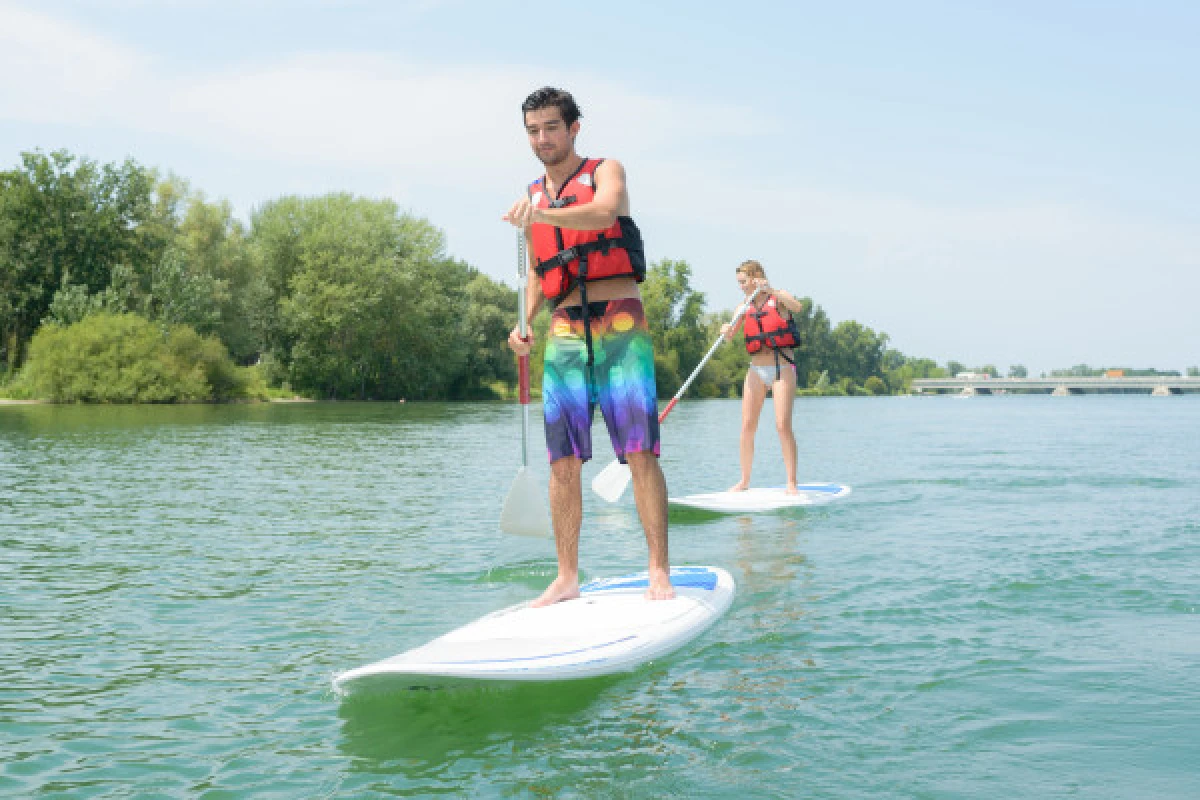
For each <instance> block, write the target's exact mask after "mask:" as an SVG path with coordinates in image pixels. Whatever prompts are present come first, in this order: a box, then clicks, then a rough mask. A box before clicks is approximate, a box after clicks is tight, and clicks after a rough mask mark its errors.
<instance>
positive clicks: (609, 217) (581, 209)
mask: <svg viewBox="0 0 1200 800" xmlns="http://www.w3.org/2000/svg"><path fill="white" fill-rule="evenodd" d="M595 188H596V194H595V196H594V197H593V198H592V202H590V203H581V204H580V205H570V206H567V207H566V208H540V209H536V210H534V212H533V221H534V222H544V223H546V224H547V225H553V226H554V227H556V228H568V229H570V230H573V231H602V230H605V229H606V228H611V227H612V226H613V223H614V222H616V221H617V217H627V216H629V192H628V190H627V189H626V188H625V167H623V166H621V162H620V161H616V160H612V159H610V160H606V161H604V162H603V163H602V164H601V165H600V166H598V167H596V187H595Z"/></svg>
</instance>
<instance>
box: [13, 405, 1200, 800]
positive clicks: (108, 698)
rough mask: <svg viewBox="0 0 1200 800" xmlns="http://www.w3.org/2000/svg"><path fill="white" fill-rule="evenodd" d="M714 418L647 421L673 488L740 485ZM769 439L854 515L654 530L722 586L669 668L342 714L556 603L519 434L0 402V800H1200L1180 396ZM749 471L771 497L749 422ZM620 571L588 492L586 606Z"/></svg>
mask: <svg viewBox="0 0 1200 800" xmlns="http://www.w3.org/2000/svg"><path fill="white" fill-rule="evenodd" d="M738 408H739V407H738V402H737V401H735V400H711V401H699V400H689V401H685V402H684V403H682V404H681V405H680V406H679V408H678V409H677V410H676V411H675V412H674V414H673V415H672V416H671V418H670V420H669V421H668V422H667V423H666V424H665V425H664V428H663V432H664V449H663V453H664V455H663V466H664V469H665V471H666V475H667V480H668V484H669V486H670V487H671V491H672V493H673V494H681V493H689V492H699V491H712V490H717V489H722V488H725V487H727V486H729V485H731V484H733V483H734V482H735V481H736V479H737V463H736V460H737V456H736V448H737V436H738V426H739V419H738V413H739V412H738ZM770 418H771V417H770V415H769V410H768V412H767V413H764V421H766V420H769V419H770ZM795 424H796V429H797V433H798V438H799V440H800V457H801V474H800V477H801V479H802V480H819V481H836V482H841V483H848V484H851V485H852V486H853V487H854V494H853V495H851V496H850V497H849V498H847V499H846V500H843V501H841V502H840V503H838V504H835V505H831V506H828V507H825V508H823V509H818V510H807V511H800V512H797V513H793V514H790V515H774V516H761V517H753V518H752V517H721V518H716V519H704V520H696V519H692V520H677V521H674V522H673V524H672V528H671V532H670V536H671V550H672V560H673V562H675V563H678V564H685V563H692V564H715V565H720V566H724V567H726V568H727V569H729V570H730V571H731V572H732V573H733V575H734V577H735V578H736V580H737V581H738V585H739V588H738V595H737V598H736V600H735V602H734V605H733V608H732V609H731V610H730V612H729V613H728V614H727V615H726V616H725V617H724V618H723V619H722V620H721V621H720V622H719V623H718V624H717V626H716V627H714V628H713V629H712V630H711V631H710V632H708V633H707V634H706V635H705V636H704V637H703V638H701V639H699V640H697V642H695V643H694V644H692V645H691V646H689V647H688V648H686V649H685V650H683V651H681V652H680V653H679V654H677V655H676V656H674V657H672V658H670V659H669V660H667V661H664V662H660V663H654V664H651V665H649V666H647V667H645V668H643V669H641V670H639V671H638V672H636V673H633V674H630V675H627V676H622V677H617V678H612V679H605V680H599V681H591V682H586V683H577V684H567V685H552V686H527V687H522V688H518V689H511V690H481V691H465V692H457V693H446V692H412V693H407V694H406V695H404V696H393V697H383V698H373V699H368V700H366V701H358V700H353V699H352V700H348V701H342V700H340V699H339V698H337V697H336V696H334V695H333V694H332V692H331V691H330V677H331V676H332V674H333V673H335V672H337V671H340V670H344V669H348V668H350V667H353V666H358V665H360V664H363V663H366V662H369V661H373V660H376V659H379V658H382V657H385V656H388V655H392V654H394V653H397V652H399V651H401V650H405V649H408V648H410V647H413V646H416V645H418V644H421V643H423V642H425V641H426V640H428V639H430V638H432V637H434V636H436V635H438V634H440V633H443V632H445V631H446V630H448V629H450V628H452V627H456V626H458V625H460V624H463V623H465V622H468V621H470V620H472V619H474V618H475V617H477V616H480V615H482V614H484V613H486V612H488V611H491V610H494V609H497V608H500V607H502V606H505V605H508V604H512V603H515V602H519V601H521V600H524V599H527V598H530V597H532V596H533V595H534V594H535V593H536V592H538V591H539V590H540V589H541V588H542V587H543V586H544V585H545V584H546V583H547V582H548V580H549V579H550V577H551V576H552V575H553V572H554V561H553V554H552V551H551V545H550V543H549V541H547V540H530V539H522V538H516V537H511V536H506V535H504V534H501V533H499V532H498V530H497V519H498V516H499V511H500V506H501V503H502V500H503V498H504V496H505V494H506V493H507V490H508V486H509V484H510V482H511V480H512V477H513V475H514V474H515V471H516V468H517V465H518V461H519V450H518V437H519V434H520V418H519V412H518V410H517V408H516V407H515V406H511V405H508V406H506V405H421V404H406V405H390V404H388V405H385V404H377V405H357V404H345V405H342V404H333V405H295V406H292V405H262V406H224V407H175V408H172V407H167V408H154V407H143V408H96V407H61V408H60V407H43V406H19V407H0V582H2V584H0V795H2V796H5V797H10V796H11V797H32V796H44V797H113V798H125V797H201V798H236V797H254V798H259V797H264V798H276V797H277V798H309V797H339V798H340V797H352V798H359V797H391V796H431V795H444V796H463V797H501V798H509V797H539V798H544V797H664V796H668V797H687V798H693V797H738V798H749V797H872V798H874V797H888V796H891V797H930V798H934V797H937V798H940V797H946V798H958V797H1007V796H1023V797H1069V796H1078V797H1087V798H1097V797H1101V798H1104V797H1129V798H1133V797H1178V798H1182V797H1197V796H1200V613H1198V611H1200V397H1192V396H1185V397H1167V398H1151V397H1142V396H1099V397H1092V396H1084V397H1065V398H1057V397H1056V398H1051V397H1028V396H1026V397H991V398H986V397H979V398H972V399H970V400H959V399H956V398H877V399H867V398H861V399H860V398H854V399H848V398H847V399H841V398H829V399H802V400H800V401H799V402H798V403H797V405H796V414H795ZM596 433H597V437H598V439H600V440H601V441H604V440H603V439H602V438H601V437H602V436H603V434H602V429H601V428H600V427H599V426H598V427H597V430H596ZM531 440H532V446H531V451H532V452H533V453H536V454H538V463H537V469H538V470H539V471H540V473H541V474H545V472H546V468H545V465H544V464H543V463H542V459H541V453H542V443H541V430H540V425H539V426H537V427H536V430H535V432H534V434H533V436H532V437H531ZM604 447H607V445H606V444H605V445H604ZM598 452H600V453H601V454H602V455H600V456H599V457H598V458H597V459H596V463H595V464H592V465H588V467H587V468H586V471H585V478H590V477H591V475H593V474H594V473H595V472H596V471H597V470H599V468H600V467H602V466H603V465H604V464H606V463H608V461H609V460H611V456H610V453H609V451H607V450H605V449H601V448H598ZM757 465H758V468H757V471H756V473H755V478H756V480H755V484H756V485H770V484H778V483H781V482H782V478H783V469H782V463H781V461H780V457H779V445H778V440H777V438H776V436H775V432H774V430H773V429H772V428H771V427H770V424H769V422H768V423H767V424H766V426H765V428H764V430H762V431H760V436H759V453H758V460H757ZM644 560H645V545H644V541H643V539H642V534H641V530H640V528H639V527H638V525H637V522H636V516H635V514H634V511H633V506H632V504H631V502H630V499H629V498H628V496H627V497H626V498H625V501H624V503H622V504H620V505H617V506H607V505H605V504H604V503H603V501H601V500H600V499H599V498H596V497H594V496H591V495H590V493H589V496H588V497H587V498H586V518H585V525H584V532H583V540H582V554H581V562H582V566H583V571H584V577H585V578H596V577H604V576H607V575H613V574H619V573H622V572H627V571H633V570H638V569H642V568H644Z"/></svg>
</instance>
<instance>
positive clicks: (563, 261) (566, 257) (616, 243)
mask: <svg viewBox="0 0 1200 800" xmlns="http://www.w3.org/2000/svg"><path fill="white" fill-rule="evenodd" d="M640 244H641V242H640V240H635V239H632V238H626V237H624V236H622V237H620V238H618V239H609V238H608V237H605V236H601V237H600V238H599V239H597V240H596V241H594V242H584V243H583V244H577V245H575V246H574V247H568V248H566V249H565V250H559V251H558V252H557V253H555V254H554V255H552V256H550V257H549V258H547V259H546V260H545V261H542V262H541V263H539V264H538V265H537V266H535V267H534V270H535V271H536V272H537V274H538V275H545V274H546V273H547V272H549V271H550V270H552V269H559V268H560V267H565V266H567V265H568V264H570V263H571V262H572V261H579V262H580V266H581V267H582V265H583V260H584V259H585V258H586V257H587V256H588V254H589V253H600V254H601V255H608V251H609V250H611V249H613V248H614V247H617V248H620V249H622V250H628V249H629V248H630V247H631V246H634V245H640ZM583 272H584V270H583V269H581V270H580V276H581V277H582V275H583Z"/></svg>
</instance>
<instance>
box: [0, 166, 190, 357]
mask: <svg viewBox="0 0 1200 800" xmlns="http://www.w3.org/2000/svg"><path fill="white" fill-rule="evenodd" d="M155 183H156V178H155V174H154V172H153V171H151V170H148V169H146V168H144V167H141V166H139V165H138V164H136V163H135V162H133V161H126V162H125V163H124V164H121V165H114V164H106V165H97V164H96V163H95V162H93V161H91V160H89V159H86V158H84V159H78V160H77V159H76V158H75V157H74V156H72V155H70V154H69V153H67V152H65V151H62V150H59V151H55V152H53V153H50V154H49V155H47V154H44V153H41V152H33V153H23V154H22V156H21V165H20V167H19V168H17V169H13V170H10V171H7V172H0V348H2V350H3V353H2V356H3V360H4V362H5V363H6V364H7V368H8V370H9V371H11V370H13V369H15V367H16V366H17V365H18V364H19V363H20V359H21V351H22V349H23V347H24V344H25V342H27V341H28V338H29V337H30V336H31V335H32V333H33V331H34V330H35V329H36V328H37V326H38V325H39V324H40V322H41V320H42V319H43V318H45V317H46V316H47V314H48V313H49V311H50V305H51V303H52V302H53V300H54V296H55V293H56V292H57V291H58V290H60V289H67V288H68V287H71V286H81V287H83V290H84V291H85V292H86V294H87V295H94V294H97V293H100V292H103V291H104V290H105V289H106V288H107V287H108V286H109V284H110V282H111V279H112V273H113V270H114V268H116V267H117V266H118V265H126V266H128V267H130V268H131V269H132V270H133V272H134V273H135V274H141V272H142V270H143V268H144V267H146V266H147V265H149V264H152V263H154V262H155V261H157V259H158V258H159V257H160V256H161V253H162V251H163V250H164V249H165V247H166V245H167V243H168V242H169V240H170V237H171V228H172V223H171V220H170V219H169V218H164V216H163V214H164V209H163V206H162V205H161V204H159V203H158V202H156V199H155V197H154V188H155ZM73 291H74V294H75V295H78V294H79V291H78V290H73ZM64 302H65V301H64Z"/></svg>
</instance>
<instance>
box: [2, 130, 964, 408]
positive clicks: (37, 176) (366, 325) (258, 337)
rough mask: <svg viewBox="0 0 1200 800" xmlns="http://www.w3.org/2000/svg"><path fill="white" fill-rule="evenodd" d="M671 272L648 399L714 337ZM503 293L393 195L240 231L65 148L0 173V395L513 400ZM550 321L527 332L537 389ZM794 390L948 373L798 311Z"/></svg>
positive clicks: (207, 204)
mask: <svg viewBox="0 0 1200 800" xmlns="http://www.w3.org/2000/svg"><path fill="white" fill-rule="evenodd" d="M691 276H692V273H691V268H690V266H689V265H688V263H687V262H686V261H683V260H672V259H664V260H661V261H658V262H656V263H654V264H652V265H651V266H650V269H649V274H648V276H647V279H646V282H645V283H644V284H643V299H644V302H645V308H646V316H647V321H648V323H649V325H650V328H651V330H652V331H653V335H654V337H655V346H656V369H657V376H658V385H659V391H660V392H661V393H662V394H663V395H664V396H670V395H671V394H673V393H674V392H675V391H676V390H677V389H678V387H679V386H680V385H681V384H682V382H683V381H684V380H685V379H686V377H687V375H688V374H689V373H690V372H691V370H692V369H693V368H694V366H695V364H697V363H698V362H699V360H700V358H701V357H702V356H703V354H704V353H705V352H706V351H707V349H708V347H709V346H710V344H711V343H712V341H714V340H715V338H716V336H717V335H718V334H719V330H720V326H721V324H722V323H723V322H725V321H726V320H727V319H728V317H729V314H730V313H731V312H730V311H728V310H722V311H719V312H713V311H709V310H707V309H706V305H705V296H704V294H703V293H702V292H698V291H696V290H695V289H694V288H693V287H692V286H691ZM516 313H517V304H516V292H515V290H514V289H513V288H512V287H510V286H508V285H506V284H504V283H501V282H497V281H495V280H493V279H492V278H490V277H488V276H487V275H485V274H483V273H482V272H480V271H479V270H478V269H476V268H474V267H472V266H470V265H469V264H466V263H464V262H462V261H460V260H458V259H455V258H453V257H452V256H450V255H449V254H448V253H447V252H446V244H445V237H444V235H443V233H442V232H441V231H440V230H439V229H438V228H436V227H435V226H434V225H433V224H431V223H430V222H429V221H428V220H425V219H422V218H420V217H417V216H414V215H412V214H410V213H407V212H404V211H402V210H401V209H399V208H398V207H397V206H396V205H395V203H393V202H391V201H390V200H380V199H368V198H362V197H355V196H352V195H349V194H343V193H332V194H326V195H322V196H318V197H298V196H284V197H280V198H278V199H275V200H272V201H270V202H267V203H265V204H264V205H262V206H261V207H259V208H256V209H255V210H254V211H253V212H252V213H251V214H250V216H249V219H248V221H247V222H245V223H243V222H242V221H240V220H238V219H237V218H236V217H235V216H234V214H233V212H232V209H231V207H230V206H229V204H228V203H227V202H221V201H210V200H209V199H207V198H206V197H205V196H204V194H203V193H201V192H199V191H196V190H193V189H192V188H191V187H190V186H189V185H188V183H187V182H186V181H185V180H183V179H181V178H179V177H178V176H176V175H173V174H168V175H166V176H162V175H160V174H159V173H158V172H157V171H155V170H152V169H149V168H147V167H144V166H142V165H140V164H138V163H136V162H134V161H132V160H128V161H125V162H124V163H121V164H97V163H96V162H94V161H92V160H90V159H87V158H78V157H76V156H73V155H72V154H70V153H67V152H65V151H56V152H52V153H48V154H47V153H42V152H40V151H38V152H31V153H23V154H22V155H21V163H20V165H19V166H17V167H16V168H14V169H11V170H8V171H5V172H0V384H3V385H5V386H6V387H7V389H6V391H7V392H8V393H10V394H17V395H24V396H30V397H38V398H42V399H50V400H57V401H78V400H82V401H99V402H122V401H124V402H172V401H194V400H221V399H232V398H237V397H263V396H267V395H268V394H270V393H272V392H286V393H295V394H299V395H304V396H309V397H313V398H318V399H362V400H398V399H415V400H462V399H486V398H494V397H504V396H509V395H510V394H511V392H512V387H513V384H514V383H515V381H516V368H515V363H514V359H513V357H512V354H511V352H510V351H509V350H508V348H507V345H506V338H507V334H508V331H509V329H510V328H511V326H512V324H513V322H514V320H515V317H516ZM548 321H549V315H548V314H547V313H546V312H543V313H542V314H541V315H540V316H539V318H538V319H537V320H536V321H535V326H534V329H535V332H536V333H537V334H538V335H537V342H538V345H539V346H538V347H537V348H536V349H535V352H534V360H535V369H534V370H533V375H534V376H535V377H534V380H535V382H536V381H537V380H539V379H540V372H541V371H540V368H539V367H540V360H541V356H542V352H543V348H544V345H545V338H546V337H545V334H546V330H547V328H548ZM797 323H798V326H799V328H800V331H801V333H802V342H801V345H800V347H799V348H797V350H796V358H797V369H798V375H799V378H800V380H799V385H800V386H801V387H803V388H802V389H801V393H809V394H887V393H895V392H903V391H907V389H908V386H909V383H910V382H911V381H912V379H914V378H922V377H941V376H944V375H945V374H946V372H947V370H946V369H943V368H941V367H939V366H938V365H937V364H936V363H935V362H934V361H932V360H930V359H913V358H909V357H907V356H905V355H903V354H902V353H900V352H898V351H897V350H895V349H892V348H889V347H888V343H889V339H888V336H887V334H885V333H878V332H876V331H874V330H872V329H871V328H870V327H867V326H865V325H861V324H860V323H858V322H855V321H853V320H846V321H842V322H840V323H838V324H836V325H833V324H831V323H830V321H829V318H828V316H827V315H826V313H825V312H824V310H823V309H822V308H821V307H820V306H819V305H816V304H814V303H813V302H812V301H811V299H806V302H805V309H804V312H803V313H802V314H800V315H798V317H797ZM738 344H739V343H736V342H735V345H734V346H727V347H722V348H720V349H719V350H718V351H717V355H716V356H715V357H714V358H713V360H712V361H711V362H710V364H709V366H708V367H707V368H706V369H705V370H704V372H703V373H702V374H701V376H700V378H699V379H698V380H697V382H696V383H695V384H694V389H693V391H694V392H695V393H696V394H698V395H699V396H708V397H716V396H735V395H736V394H737V393H738V391H739V390H740V387H741V382H742V378H743V376H744V374H745V364H746V355H745V353H744V352H743V351H742V349H741V348H740V347H739V346H737V345H738Z"/></svg>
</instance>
